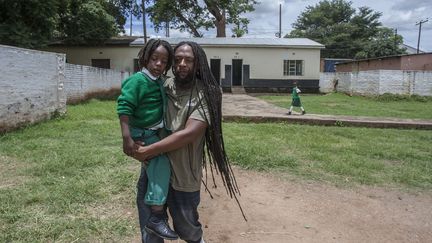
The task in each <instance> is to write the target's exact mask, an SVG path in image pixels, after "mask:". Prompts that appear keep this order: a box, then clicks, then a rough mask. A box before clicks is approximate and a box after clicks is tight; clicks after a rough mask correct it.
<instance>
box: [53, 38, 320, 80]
mask: <svg viewBox="0 0 432 243" xmlns="http://www.w3.org/2000/svg"><path fill="white" fill-rule="evenodd" d="M203 49H204V51H205V52H206V55H207V59H208V61H209V65H210V59H221V79H223V78H225V65H231V64H232V59H243V64H245V65H250V78H251V79H319V75H320V72H319V67H320V66H319V65H320V49H306V48H303V49H287V48H270V47H268V48H262V47H261V48H250V47H223V48H221V47H206V46H204V47H203ZM48 50H49V51H55V52H59V53H66V56H67V62H68V63H74V64H80V65H87V66H91V59H92V58H98V59H110V60H111V69H115V70H118V71H125V72H133V59H134V58H137V55H138V52H139V50H140V47H128V46H124V47H113V46H106V47H70V46H69V47H49V49H48ZM288 59H291V60H304V75H303V76H283V60H288Z"/></svg>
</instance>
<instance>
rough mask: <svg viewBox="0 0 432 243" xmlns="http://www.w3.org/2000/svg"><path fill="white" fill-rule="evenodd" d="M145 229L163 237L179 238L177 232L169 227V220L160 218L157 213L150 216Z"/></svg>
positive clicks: (169, 238)
mask: <svg viewBox="0 0 432 243" xmlns="http://www.w3.org/2000/svg"><path fill="white" fill-rule="evenodd" d="M145 230H146V231H147V233H149V234H155V235H157V236H159V237H160V238H163V239H167V240H177V239H178V235H177V233H176V232H175V231H173V230H172V229H171V228H170V227H169V225H168V222H167V221H166V220H165V219H164V218H160V217H157V216H155V215H152V216H150V218H149V220H148V222H147V225H146V226H145Z"/></svg>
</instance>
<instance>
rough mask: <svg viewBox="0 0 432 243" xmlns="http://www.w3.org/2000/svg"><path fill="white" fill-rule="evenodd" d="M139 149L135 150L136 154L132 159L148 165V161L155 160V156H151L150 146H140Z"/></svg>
mask: <svg viewBox="0 0 432 243" xmlns="http://www.w3.org/2000/svg"><path fill="white" fill-rule="evenodd" d="M136 145H137V146H138V148H137V149H136V150H135V153H134V155H133V156H132V157H134V158H135V159H137V160H139V161H143V162H144V163H146V164H148V160H150V159H151V158H153V157H154V156H153V155H151V154H150V149H149V147H148V146H141V145H138V144H136Z"/></svg>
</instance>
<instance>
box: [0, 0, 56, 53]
mask: <svg viewBox="0 0 432 243" xmlns="http://www.w3.org/2000/svg"><path fill="white" fill-rule="evenodd" d="M57 7H58V2H57V1H56V0H46V1H14V0H2V1H0V43H1V44H5V45H14V46H20V47H26V48H34V47H38V46H41V45H44V44H46V43H48V42H49V41H50V40H51V38H52V36H53V32H54V29H55V28H56V18H55V16H56V13H57Z"/></svg>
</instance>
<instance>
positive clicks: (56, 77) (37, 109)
mask: <svg viewBox="0 0 432 243" xmlns="http://www.w3.org/2000/svg"><path fill="white" fill-rule="evenodd" d="M64 69H65V55H64V54H57V53H49V52H42V51H35V50H28V49H22V48H16V47H11V46H4V45H0V73H1V75H0V132H4V131H7V130H10V129H14V128H17V127H20V126H22V125H25V124H31V123H35V122H38V121H41V120H45V119H49V118H51V117H52V116H53V115H56V114H62V113H64V112H66V95H65V92H64V80H65V76H64Z"/></svg>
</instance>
